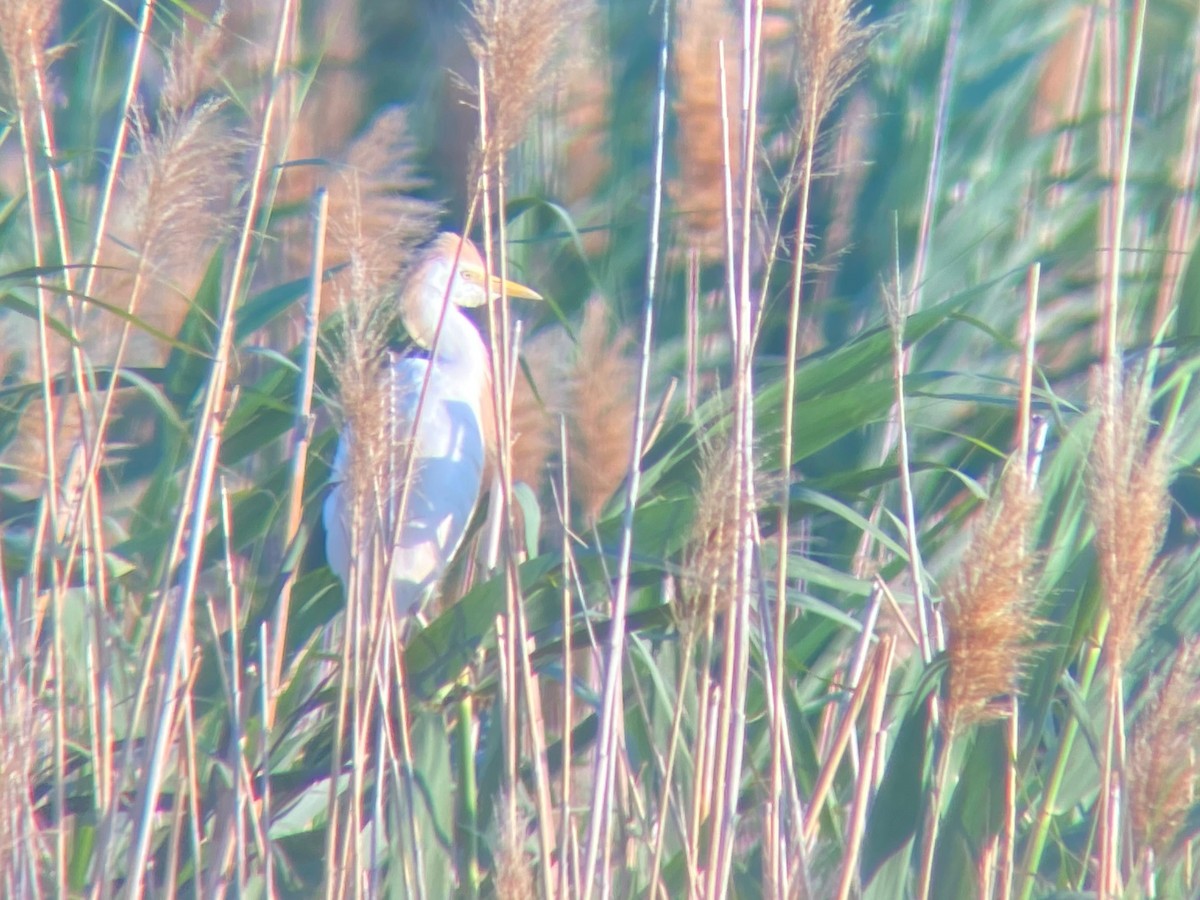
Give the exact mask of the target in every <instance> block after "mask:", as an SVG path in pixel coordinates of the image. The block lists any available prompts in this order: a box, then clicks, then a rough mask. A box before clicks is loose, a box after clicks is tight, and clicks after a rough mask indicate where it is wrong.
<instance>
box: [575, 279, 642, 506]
mask: <svg viewBox="0 0 1200 900" xmlns="http://www.w3.org/2000/svg"><path fill="white" fill-rule="evenodd" d="M630 337H631V336H630V333H629V332H628V331H627V330H625V329H620V330H618V331H617V332H616V334H615V335H612V336H610V332H609V324H608V312H607V310H606V309H605V306H604V302H603V301H602V300H600V299H599V298H594V299H592V300H591V301H589V302H588V304H587V307H586V309H585V310H584V314H583V326H582V327H581V328H580V330H579V348H578V353H577V356H576V359H575V364H574V366H573V368H572V370H571V376H570V386H569V401H568V411H569V414H570V420H571V446H570V448H569V453H570V467H571V487H572V490H573V491H574V493H575V495H576V497H578V498H579V502H580V505H581V506H582V507H583V513H584V516H585V518H586V519H587V521H588V522H589V523H592V524H594V523H595V522H596V520H597V519H598V518H599V516H600V510H601V508H602V507H603V506H604V504H605V502H607V500H608V498H609V497H611V496H612V495H613V493H614V492H615V491H616V490H617V488H619V487H620V486H621V484H622V483H623V482H624V481H625V475H626V473H627V472H628V471H629V451H630V447H631V446H632V443H633V427H634V415H635V409H634V401H635V394H636V391H635V386H636V383H637V376H636V370H635V368H634V363H633V360H632V359H631V358H630V356H629V355H628V353H627V350H628V347H629V343H630Z"/></svg>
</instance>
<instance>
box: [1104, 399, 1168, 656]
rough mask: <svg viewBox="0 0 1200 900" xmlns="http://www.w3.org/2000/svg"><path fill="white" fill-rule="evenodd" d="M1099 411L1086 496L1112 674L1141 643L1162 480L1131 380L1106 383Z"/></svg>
mask: <svg viewBox="0 0 1200 900" xmlns="http://www.w3.org/2000/svg"><path fill="white" fill-rule="evenodd" d="M1099 406H1100V422H1099V424H1098V425H1097V426H1096V435H1095V438H1094V439H1093V441H1092V453H1091V471H1090V473H1089V474H1090V477H1089V482H1088V489H1089V495H1090V501H1091V512H1092V520H1093V522H1094V524H1095V527H1096V551H1097V556H1098V558H1099V567H1100V584H1101V590H1102V591H1103V593H1104V602H1105V603H1106V605H1107V607H1108V612H1109V625H1108V635H1107V638H1106V640H1105V646H1106V648H1107V652H1108V654H1109V659H1110V662H1111V663H1112V664H1113V666H1114V667H1115V668H1116V669H1118V670H1119V669H1121V668H1122V667H1123V665H1124V663H1125V662H1126V661H1128V659H1129V654H1130V652H1131V651H1132V650H1133V648H1134V646H1135V645H1136V644H1137V642H1138V639H1139V637H1140V636H1141V632H1142V627H1143V625H1144V623H1145V621H1146V618H1147V616H1146V614H1147V612H1148V610H1149V606H1150V604H1151V602H1152V601H1153V599H1154V597H1155V594H1156V591H1157V587H1158V563H1157V555H1158V551H1159V548H1160V547H1161V546H1162V540H1163V535H1164V532H1165V530H1166V525H1167V514H1168V510H1169V496H1168V493H1167V484H1168V472H1167V461H1166V448H1165V447H1164V443H1163V440H1162V439H1161V438H1159V439H1157V440H1151V439H1150V435H1149V431H1150V410H1149V397H1148V392H1147V391H1146V390H1145V388H1144V386H1143V385H1142V384H1141V383H1140V382H1139V381H1138V380H1137V379H1130V380H1129V381H1127V382H1119V381H1117V379H1115V378H1114V379H1113V384H1112V385H1111V386H1110V387H1109V388H1108V389H1107V390H1106V391H1104V392H1103V394H1102V396H1101V397H1100V399H1099Z"/></svg>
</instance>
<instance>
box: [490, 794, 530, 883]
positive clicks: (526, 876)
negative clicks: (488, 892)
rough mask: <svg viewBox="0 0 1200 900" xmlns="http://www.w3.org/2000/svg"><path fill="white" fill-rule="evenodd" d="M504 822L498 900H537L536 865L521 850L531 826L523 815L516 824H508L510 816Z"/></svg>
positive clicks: (497, 865)
mask: <svg viewBox="0 0 1200 900" xmlns="http://www.w3.org/2000/svg"><path fill="white" fill-rule="evenodd" d="M504 819H505V823H504V824H503V825H501V834H500V847H499V853H498V854H497V856H496V873H495V875H494V887H495V894H496V900H534V898H536V897H537V896H538V891H537V887H536V885H535V883H534V878H533V864H532V861H531V860H530V858H529V854H528V853H526V852H525V848H524V847H523V846H521V837H522V834H523V833H524V831H525V829H526V827H527V824H528V823H527V822H526V821H525V817H524V816H523V815H520V814H518V816H517V818H516V821H511V820H508V817H507V816H505V817H504Z"/></svg>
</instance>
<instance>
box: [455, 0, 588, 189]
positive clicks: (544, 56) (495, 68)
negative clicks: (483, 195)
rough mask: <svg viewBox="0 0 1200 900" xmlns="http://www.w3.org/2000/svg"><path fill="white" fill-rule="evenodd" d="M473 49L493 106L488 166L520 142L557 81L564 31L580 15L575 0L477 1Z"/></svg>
mask: <svg viewBox="0 0 1200 900" xmlns="http://www.w3.org/2000/svg"><path fill="white" fill-rule="evenodd" d="M471 14H472V17H473V18H474V20H475V33H474V34H473V35H471V36H470V37H469V39H468V43H469V45H470V48H471V54H472V56H474V57H475V61H476V62H477V63H478V64H479V66H480V68H481V69H482V72H483V78H484V82H485V85H486V88H487V103H488V109H489V113H490V114H489V117H488V118H489V121H488V129H489V135H488V138H489V139H488V160H487V163H488V165H489V166H490V165H492V164H493V163H494V161H495V159H496V158H498V157H500V156H502V155H504V154H505V153H507V152H508V151H509V150H511V149H512V148H513V147H515V146H516V145H517V143H519V142H520V141H521V139H522V138H523V137H524V136H525V131H526V129H527V128H528V126H529V122H530V119H531V118H532V117H533V115H534V113H536V112H537V110H538V106H539V105H540V104H541V102H542V100H543V99H544V97H545V96H546V95H547V93H548V91H549V89H550V88H552V87H553V84H554V70H555V65H556V63H557V61H558V58H559V57H560V55H561V52H560V51H561V47H562V44H563V36H564V35H565V34H566V32H567V30H568V29H570V28H571V27H572V26H573V25H575V24H576V22H577V20H578V19H579V18H580V15H581V13H580V4H579V3H575V2H571V0H475V2H474V3H473V5H472V7H471Z"/></svg>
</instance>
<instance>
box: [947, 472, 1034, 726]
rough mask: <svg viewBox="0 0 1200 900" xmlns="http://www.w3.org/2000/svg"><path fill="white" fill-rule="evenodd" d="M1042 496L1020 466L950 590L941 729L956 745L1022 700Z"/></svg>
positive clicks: (1005, 480)
mask: <svg viewBox="0 0 1200 900" xmlns="http://www.w3.org/2000/svg"><path fill="white" fill-rule="evenodd" d="M1037 509H1038V496H1037V493H1036V491H1035V489H1034V487H1033V485H1032V483H1031V481H1030V479H1029V476H1028V475H1027V474H1026V469H1025V464H1024V461H1023V460H1021V459H1019V458H1014V459H1012V460H1010V461H1009V465H1008V468H1007V469H1006V470H1005V472H1004V474H1003V475H1002V476H1001V479H1000V485H999V487H998V489H997V491H996V494H995V496H994V497H993V499H992V501H991V502H990V503H989V504H988V506H987V508H986V509H985V510H984V511H983V512H982V513H981V517H980V520H979V521H978V522H977V524H976V525H975V528H974V530H973V532H972V534H971V536H970V538H969V539H968V542H967V547H966V549H965V550H964V551H963V555H962V561H961V562H960V563H959V566H958V569H957V570H956V571H955V573H954V574H953V575H952V576H951V578H950V580H949V581H948V582H947V584H946V588H945V596H946V603H945V616H946V626H947V647H946V656H947V661H948V675H947V679H948V682H949V686H948V688H947V693H946V709H945V713H946V714H945V718H944V719H943V725H944V727H945V729H946V732H947V735H948V736H949V737H950V738H953V737H955V736H957V735H959V734H961V733H962V732H963V731H964V730H965V729H967V728H969V727H970V726H972V725H975V724H977V723H979V722H983V721H987V720H989V719H996V718H1001V717H1003V715H1004V713H1005V710H1006V709H1007V708H1008V707H1007V704H999V703H998V702H997V701H998V700H1000V698H1002V697H1007V696H1010V695H1012V694H1014V693H1016V691H1017V689H1018V686H1019V683H1020V679H1021V676H1022V675H1023V673H1024V671H1025V669H1026V668H1027V666H1028V664H1029V659H1030V654H1031V653H1032V652H1033V650H1034V646H1033V644H1032V638H1033V635H1034V633H1035V632H1036V630H1037V627H1038V623H1037V620H1036V619H1035V618H1034V617H1033V615H1032V612H1033V606H1034V597H1033V561H1034V557H1033V554H1032V552H1031V548H1030V535H1031V532H1032V525H1033V517H1034V516H1035V515H1036V513H1037Z"/></svg>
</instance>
